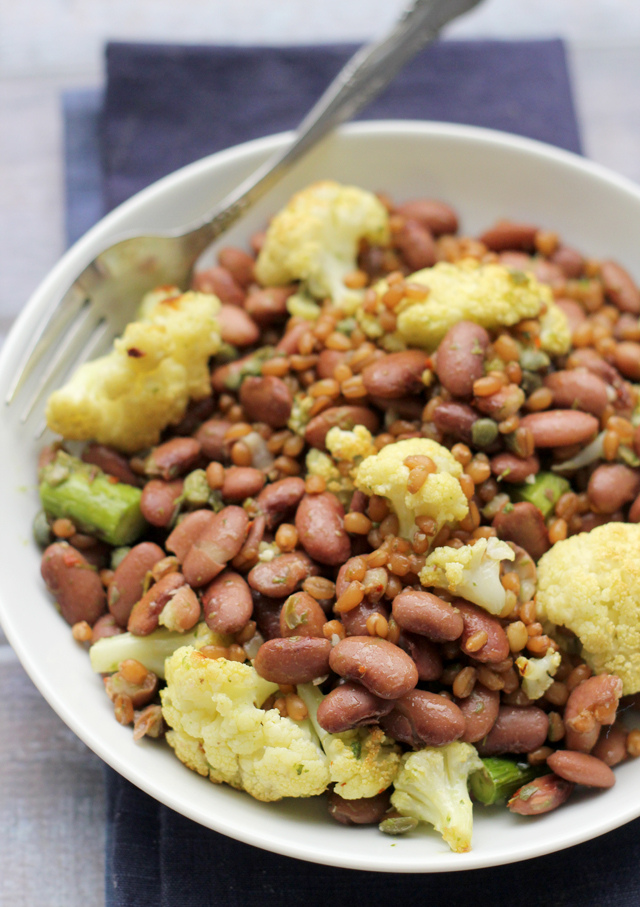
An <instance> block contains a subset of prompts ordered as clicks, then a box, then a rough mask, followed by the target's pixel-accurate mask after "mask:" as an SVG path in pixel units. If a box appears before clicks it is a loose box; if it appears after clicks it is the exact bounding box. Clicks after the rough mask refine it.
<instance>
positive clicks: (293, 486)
mask: <svg viewBox="0 0 640 907" xmlns="http://www.w3.org/2000/svg"><path fill="white" fill-rule="evenodd" d="M303 495H304V482H303V480H302V479H299V478H298V477H297V476H289V477H288V478H286V479H278V481H277V482H272V483H271V484H270V485H267V486H266V487H265V488H263V489H262V491H261V492H260V494H259V495H258V498H257V505H258V509H259V511H260V512H261V513H263V514H264V517H265V519H266V521H267V529H275V527H276V526H277V525H278V524H279V523H281V522H282V521H283V520H285V519H287V518H288V517H289V516H291V514H293V512H294V510H295V509H296V507H297V506H298V504H299V503H300V501H301V500H302V498H303Z"/></svg>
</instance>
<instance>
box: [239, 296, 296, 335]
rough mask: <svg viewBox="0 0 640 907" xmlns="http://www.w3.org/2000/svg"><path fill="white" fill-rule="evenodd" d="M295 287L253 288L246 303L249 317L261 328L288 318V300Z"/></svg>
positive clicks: (245, 306)
mask: <svg viewBox="0 0 640 907" xmlns="http://www.w3.org/2000/svg"><path fill="white" fill-rule="evenodd" d="M293 291H294V287H291V286H289V287H251V289H250V290H249V292H248V293H247V297H246V299H245V301H244V308H245V311H246V312H247V314H248V315H250V316H251V318H252V319H253V320H254V321H255V322H256V324H259V325H260V327H268V326H269V325H271V324H273V323H274V322H276V321H280V320H281V319H283V318H285V317H286V314H287V299H288V298H289V296H291V294H292V293H293Z"/></svg>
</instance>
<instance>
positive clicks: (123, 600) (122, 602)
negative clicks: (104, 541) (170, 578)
mask: <svg viewBox="0 0 640 907" xmlns="http://www.w3.org/2000/svg"><path fill="white" fill-rule="evenodd" d="M164 556H165V554H164V551H163V550H162V548H160V546H159V545H154V544H153V542H141V543H140V544H139V545H135V546H134V547H133V548H132V549H131V551H129V553H128V554H127V555H125V557H123V559H122V560H121V561H120V563H119V564H118V566H117V567H116V570H115V573H114V574H113V579H112V580H111V582H110V583H109V591H108V593H107V603H108V605H109V611H110V612H111V614H112V615H113V617H114V618H115V619H116V621H117V622H118V623H119V624H120V626H121V627H126V626H127V622H128V620H129V615H130V614H131V609H132V608H133V606H134V605H135V603H136V602H137V601H139V600H140V599H141V598H142V594H143V591H144V581H145V579H146V576H147V573H148V572H149V570H151V569H152V567H154V566H155V565H156V564H157V563H158V561H161V560H162V559H163V557H164Z"/></svg>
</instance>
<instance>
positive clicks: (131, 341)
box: [46, 288, 221, 453]
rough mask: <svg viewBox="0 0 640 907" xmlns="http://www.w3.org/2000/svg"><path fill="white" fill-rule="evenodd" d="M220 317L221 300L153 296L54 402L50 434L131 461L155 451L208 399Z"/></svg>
mask: <svg viewBox="0 0 640 907" xmlns="http://www.w3.org/2000/svg"><path fill="white" fill-rule="evenodd" d="M219 309H220V302H219V300H218V298H217V297H216V296H211V295H208V294H206V293H192V292H189V293H181V292H180V291H179V290H178V289H175V288H171V290H168V291H166V292H165V294H164V295H163V294H162V293H158V292H156V293H154V294H151V298H150V300H149V299H146V300H145V301H143V304H142V315H141V318H140V320H138V321H132V322H131V323H130V324H128V325H127V327H126V329H125V331H124V334H123V335H122V337H119V338H118V339H117V340H116V341H115V342H114V345H113V350H112V352H111V353H109V354H108V355H107V356H102V357H101V358H99V359H94V360H93V361H92V362H86V363H85V364H84V365H81V366H80V367H79V368H78V369H77V370H76V372H75V373H74V374H73V376H72V377H71V379H70V381H69V382H68V383H67V384H65V385H64V387H62V388H60V389H59V390H57V391H54V393H53V394H52V395H51V396H50V397H49V401H48V404H47V414H46V415H47V424H48V426H49V428H50V429H51V430H52V431H55V432H58V433H59V434H61V435H62V436H63V437H64V438H67V439H69V440H74V441H89V440H91V441H98V442H99V443H101V444H108V445H110V446H112V447H116V448H118V449H119V450H122V451H125V452H126V453H133V452H134V451H136V450H140V449H142V448H144V447H149V446H151V445H152V444H156V443H157V442H158V440H159V439H160V433H161V431H162V429H163V428H165V427H166V426H167V425H171V424H173V423H175V422H178V421H179V420H180V419H181V418H182V416H183V415H184V412H185V410H186V408H187V404H188V402H189V400H191V399H194V400H195V399H199V398H202V397H206V396H207V395H208V394H209V393H210V392H211V387H210V383H209V370H208V361H209V357H210V356H212V355H214V354H215V353H216V352H217V351H218V349H219V347H220V343H221V340H220V331H219V327H218V322H217V320H216V314H217V313H218V311H219Z"/></svg>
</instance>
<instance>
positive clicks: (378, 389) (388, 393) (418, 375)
mask: <svg viewBox="0 0 640 907" xmlns="http://www.w3.org/2000/svg"><path fill="white" fill-rule="evenodd" d="M427 358H428V357H427V354H426V353H424V352H423V351H422V350H403V351H402V352H400V353H388V354H387V355H386V356H382V357H381V358H380V359H376V361H375V362H372V363H371V364H370V365H367V366H366V368H363V370H362V380H363V381H364V386H365V387H366V389H367V392H368V393H369V394H373V395H375V396H376V397H383V398H384V399H385V400H393V399H395V398H396V397H404V396H406V395H407V394H417V393H418V392H419V391H420V390H422V389H423V388H424V384H423V382H422V373H423V372H424V370H425V368H426V367H427Z"/></svg>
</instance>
